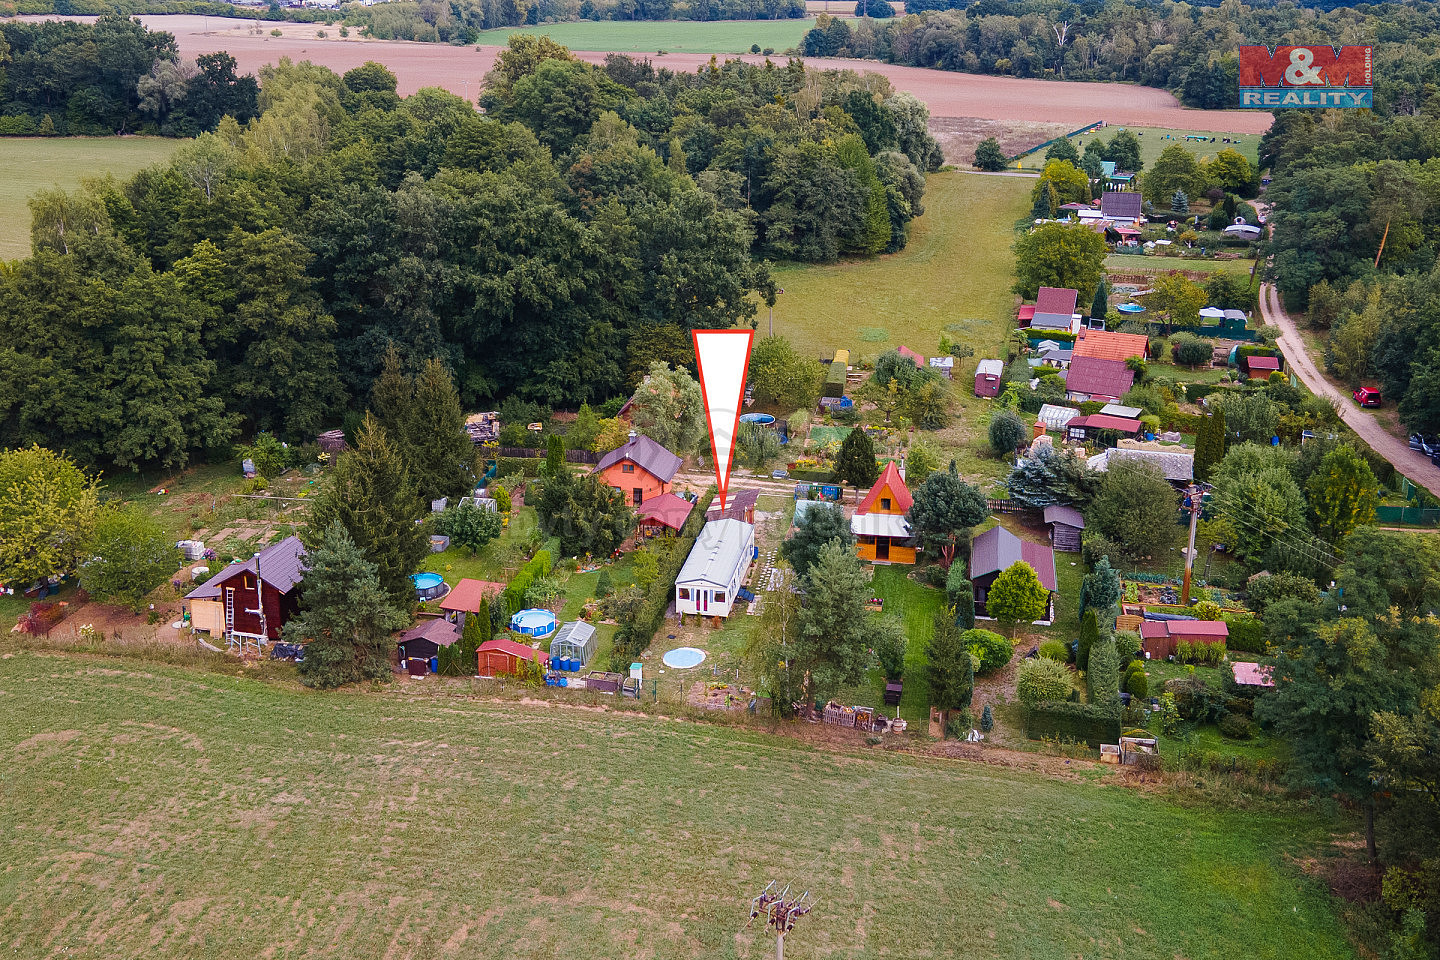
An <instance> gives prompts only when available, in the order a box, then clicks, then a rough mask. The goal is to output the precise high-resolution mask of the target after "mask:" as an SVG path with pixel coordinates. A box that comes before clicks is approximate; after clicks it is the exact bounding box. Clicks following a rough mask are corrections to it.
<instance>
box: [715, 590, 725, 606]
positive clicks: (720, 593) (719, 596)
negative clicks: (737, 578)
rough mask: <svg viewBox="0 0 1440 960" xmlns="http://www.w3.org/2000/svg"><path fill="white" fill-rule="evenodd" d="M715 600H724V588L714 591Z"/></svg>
mask: <svg viewBox="0 0 1440 960" xmlns="http://www.w3.org/2000/svg"><path fill="white" fill-rule="evenodd" d="M715 602H716V603H724V602H725V591H724V590H718V591H716V593H715Z"/></svg>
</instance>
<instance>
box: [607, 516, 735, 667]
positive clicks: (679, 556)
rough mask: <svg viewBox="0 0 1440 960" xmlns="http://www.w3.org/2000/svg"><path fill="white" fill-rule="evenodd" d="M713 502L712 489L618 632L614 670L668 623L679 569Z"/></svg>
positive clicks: (613, 660)
mask: <svg viewBox="0 0 1440 960" xmlns="http://www.w3.org/2000/svg"><path fill="white" fill-rule="evenodd" d="M714 498H715V488H714V487H711V488H710V489H709V490H707V491H706V492H705V495H704V496H703V497H701V498H700V500H699V502H698V503H696V504H695V509H694V510H691V511H690V517H689V519H687V520H686V521H685V526H683V527H681V528H680V533H679V535H678V536H676V538H675V543H674V545H673V546H672V547H671V550H670V553H669V555H668V556H667V557H666V558H665V560H664V561H663V562H664V566H662V567H661V568H660V571H659V573H660V575H659V576H657V577H656V578H655V582H654V583H652V584H650V589H649V591H647V592H646V594H645V600H644V601H643V602H642V603H641V604H640V609H639V610H638V611H637V612H636V613H635V616H634V617H633V618H631V619H630V620H629V621H628V622H626V623H622V624H621V625H620V629H619V630H617V631H616V632H615V643H614V646H613V648H612V651H611V654H610V657H611V665H612V666H614V665H616V664H620V665H625V664H629V663H630V662H631V661H633V660H634V658H635V657H636V656H638V655H639V654H640V652H641V651H643V650H644V649H645V648H646V647H648V646H650V641H651V640H653V639H655V634H656V633H657V632H658V631H659V630H660V626H661V624H663V623H664V622H665V611H666V610H667V609H669V607H670V598H671V597H672V596H674V594H675V578H676V577H678V576H680V568H681V567H683V566H684V565H685V559H686V558H687V557H689V556H690V551H691V550H693V549H694V548H695V541H696V540H697V539H699V537H700V531H701V530H702V529H703V528H704V527H705V511H706V510H709V509H710V501H711V500H713V499H714Z"/></svg>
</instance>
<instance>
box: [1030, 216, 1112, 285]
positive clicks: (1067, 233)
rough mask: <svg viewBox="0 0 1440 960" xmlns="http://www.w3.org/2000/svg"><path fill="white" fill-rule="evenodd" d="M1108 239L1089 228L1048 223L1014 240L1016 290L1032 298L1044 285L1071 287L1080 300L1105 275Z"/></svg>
mask: <svg viewBox="0 0 1440 960" xmlns="http://www.w3.org/2000/svg"><path fill="white" fill-rule="evenodd" d="M1109 252H1110V248H1109V246H1107V245H1106V243H1105V238H1104V237H1102V236H1100V235H1099V234H1097V233H1096V232H1095V231H1093V230H1091V229H1090V228H1089V227H1085V226H1080V225H1078V224H1073V225H1072V224H1067V223H1045V224H1041V225H1040V226H1038V227H1035V228H1034V229H1033V230H1031V231H1029V232H1028V233H1025V234H1023V235H1022V236H1021V237H1020V238H1019V239H1018V240H1016V241H1015V292H1016V293H1018V294H1020V295H1021V296H1022V297H1026V298H1027V299H1028V298H1033V297H1034V296H1035V295H1036V293H1038V292H1039V290H1040V288H1041V287H1070V288H1073V289H1075V290H1078V291H1080V299H1081V302H1084V301H1085V300H1088V299H1090V298H1091V297H1093V296H1094V295H1095V288H1096V286H1098V285H1099V283H1100V280H1101V278H1102V277H1104V276H1105V256H1106V255H1107V254H1108V253H1109Z"/></svg>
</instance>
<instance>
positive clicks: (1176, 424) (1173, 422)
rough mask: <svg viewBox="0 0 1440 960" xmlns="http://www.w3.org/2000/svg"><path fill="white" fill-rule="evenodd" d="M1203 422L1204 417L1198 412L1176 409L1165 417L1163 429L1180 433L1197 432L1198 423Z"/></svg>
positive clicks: (1198, 428)
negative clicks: (1185, 411)
mask: <svg viewBox="0 0 1440 960" xmlns="http://www.w3.org/2000/svg"><path fill="white" fill-rule="evenodd" d="M1204 422H1205V418H1204V417H1203V416H1201V415H1200V414H1198V413H1184V412H1180V411H1177V412H1175V413H1172V414H1170V415H1169V416H1168V417H1166V418H1165V429H1166V430H1175V431H1178V432H1180V433H1198V432H1199V431H1200V425H1201V424H1202V423H1204Z"/></svg>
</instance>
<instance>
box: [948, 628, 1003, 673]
mask: <svg viewBox="0 0 1440 960" xmlns="http://www.w3.org/2000/svg"><path fill="white" fill-rule="evenodd" d="M960 641H961V642H962V643H964V644H965V648H966V649H967V650H969V651H970V652H971V653H973V654H975V655H976V656H977V657H979V658H980V666H979V667H977V668H976V669H975V672H976V673H977V674H981V673H991V672H992V671H995V670H999V669H1000V668H1001V667H1003V666H1005V664H1007V663H1009V662H1010V658H1011V657H1012V656H1014V655H1015V645H1014V644H1013V643H1011V642H1010V641H1009V640H1006V639H1005V638H1004V637H1002V636H1000V634H998V633H995V632H994V631H991V630H980V629H976V630H966V631H965V632H964V633H962V634H961V635H960Z"/></svg>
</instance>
